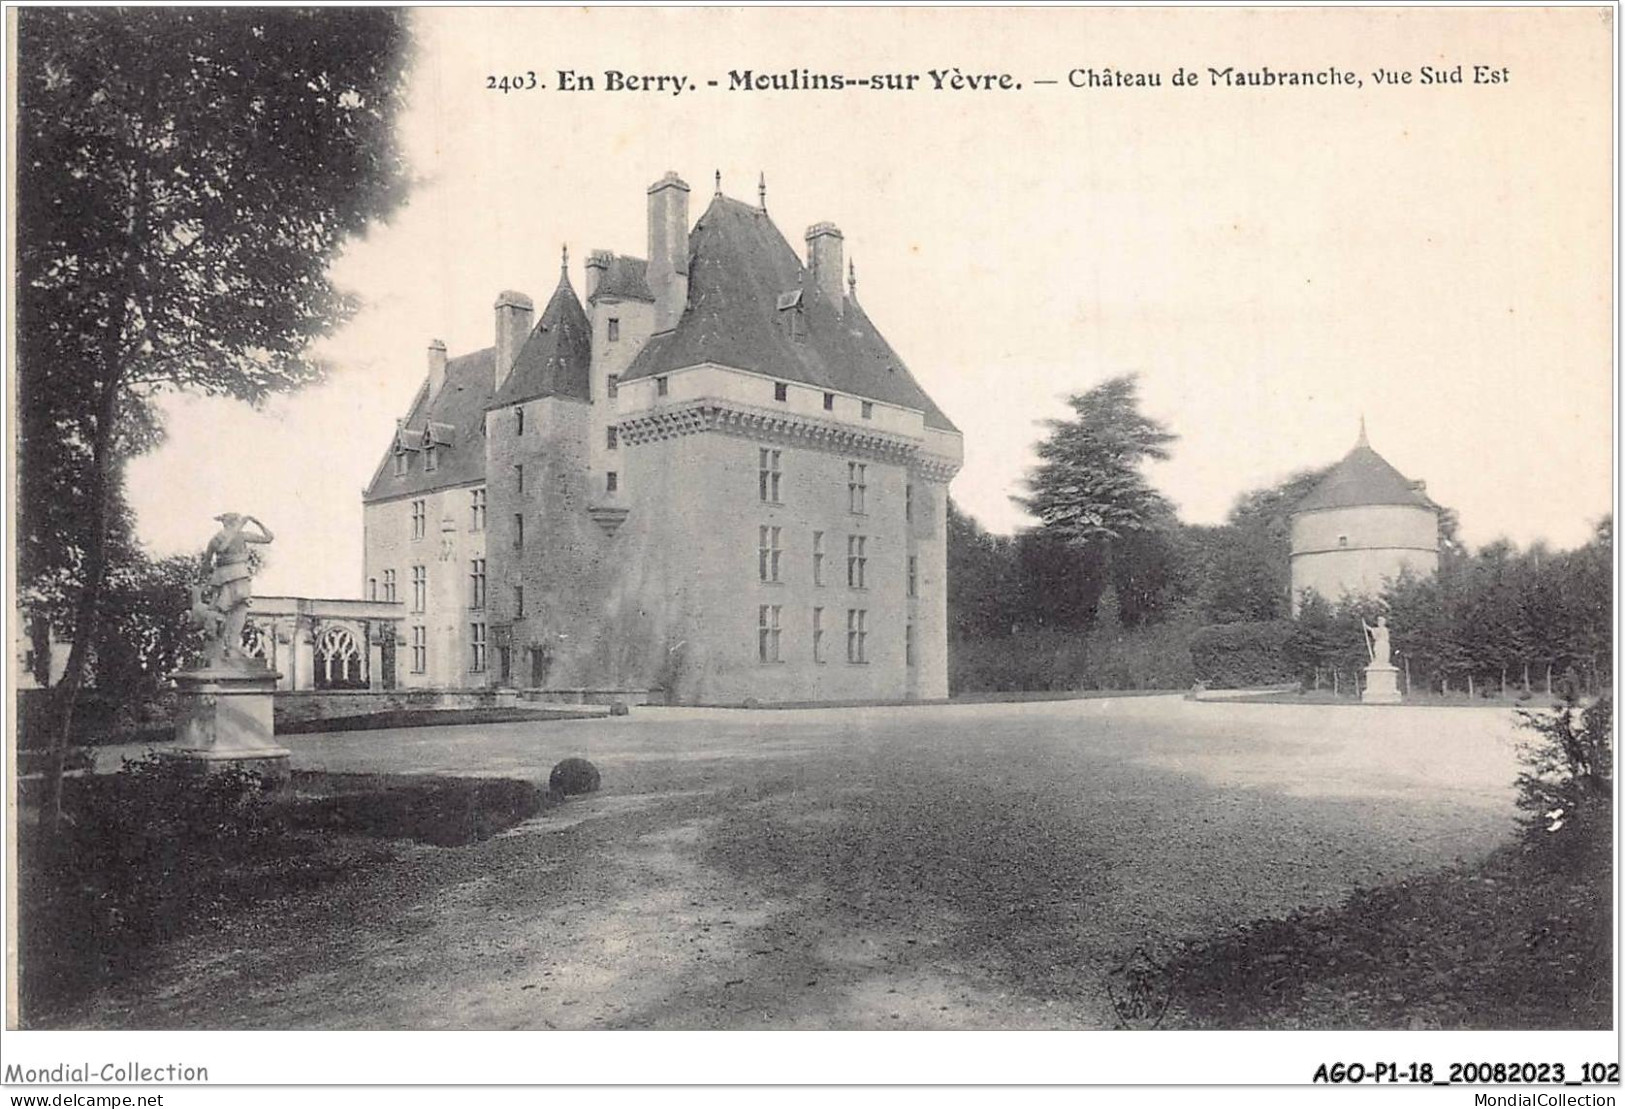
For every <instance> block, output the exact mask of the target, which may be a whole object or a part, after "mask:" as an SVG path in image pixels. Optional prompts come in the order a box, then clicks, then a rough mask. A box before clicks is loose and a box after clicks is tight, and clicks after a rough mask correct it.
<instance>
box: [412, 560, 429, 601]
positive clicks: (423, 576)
mask: <svg viewBox="0 0 1625 1109" xmlns="http://www.w3.org/2000/svg"><path fill="white" fill-rule="evenodd" d="M428 607H429V568H428V567H427V566H414V567H412V611H413V612H422V611H423V610H424V609H426V608H428Z"/></svg>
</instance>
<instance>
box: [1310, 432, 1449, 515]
mask: <svg viewBox="0 0 1625 1109" xmlns="http://www.w3.org/2000/svg"><path fill="white" fill-rule="evenodd" d="M1371 504H1399V505H1412V506H1415V507H1417V508H1427V509H1435V508H1437V507H1438V506H1437V505H1435V504H1434V503H1433V502H1432V501H1431V500H1429V499H1428V498H1427V496H1426V495H1425V494H1423V493H1421V492H1420V491H1418V490H1417V488H1416V487H1415V485H1413V484H1412V482H1411V481H1410V479H1409V478H1407V477H1406V476H1405V475H1404V474H1402V473H1400V472H1399V471H1398V470H1396V469H1394V468H1393V467H1392V466H1390V465H1389V464H1388V461H1387V459H1385V458H1383V457H1382V455H1380V454H1378V453H1377V452H1376V451H1374V450H1372V449H1371V446H1370V444H1368V443H1367V442H1366V440H1365V429H1364V428H1363V427H1362V428H1361V429H1360V441H1359V442H1358V443H1356V444H1355V446H1354V449H1353V450H1352V451H1350V452H1349V453H1348V455H1347V457H1345V458H1344V459H1343V461H1341V462H1339V463H1338V464H1337V465H1336V466H1333V467H1332V471H1331V473H1329V474H1327V475H1326V476H1325V477H1324V478H1323V479H1322V480H1321V482H1320V484H1319V485H1317V486H1315V487H1314V488H1313V489H1311V490H1310V491H1309V492H1308V493H1307V494H1306V495H1305V496H1304V498H1303V500H1301V501H1299V502H1298V504H1297V507H1296V508H1294V509H1293V511H1294V512H1308V511H1310V510H1312V509H1317V508H1355V507H1358V506H1361V505H1371Z"/></svg>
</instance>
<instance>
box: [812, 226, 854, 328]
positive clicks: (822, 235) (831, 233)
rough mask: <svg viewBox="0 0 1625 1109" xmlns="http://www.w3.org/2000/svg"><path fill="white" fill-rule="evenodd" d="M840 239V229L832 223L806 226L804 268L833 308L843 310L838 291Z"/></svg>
mask: <svg viewBox="0 0 1625 1109" xmlns="http://www.w3.org/2000/svg"><path fill="white" fill-rule="evenodd" d="M842 246H843V240H842V237H841V229H840V228H839V227H836V226H835V225H834V224H833V223H815V224H813V225H812V226H811V227H809V228H807V270H808V272H809V273H810V274H811V275H812V280H813V284H814V285H816V286H818V292H819V294H820V295H821V296H823V298H824V299H825V300H827V301H829V303H830V305H831V306H832V307H833V308H834V309H835V311H836V312H838V313H841V314H842V315H844V314H845V312H846V299H845V297H844V296H843V295H842V293H841V282H842V281H843V280H844V279H845V277H846V275H845V274H843V273H842V272H841V267H842V262H841V252H842Z"/></svg>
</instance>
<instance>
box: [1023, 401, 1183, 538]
mask: <svg viewBox="0 0 1625 1109" xmlns="http://www.w3.org/2000/svg"><path fill="white" fill-rule="evenodd" d="M1067 404H1068V405H1069V406H1070V407H1071V408H1072V412H1073V418H1072V419H1070V420H1049V421H1047V426H1048V427H1049V429H1050V430H1049V435H1048V436H1047V437H1046V438H1045V439H1044V440H1043V441H1042V442H1040V443H1039V444H1038V447H1037V452H1038V466H1037V467H1036V468H1035V469H1034V470H1033V471H1032V473H1031V474H1029V475H1028V478H1027V487H1028V489H1029V490H1030V491H1031V492H1030V495H1029V496H1026V497H1017V498H1015V500H1016V502H1017V503H1018V504H1020V505H1021V506H1022V507H1023V508H1025V509H1026V510H1027V511H1028V512H1031V513H1032V514H1033V515H1034V516H1036V517H1037V518H1038V520H1039V522H1040V523H1041V524H1042V525H1043V527H1044V528H1045V530H1046V531H1048V532H1049V533H1050V534H1051V535H1053V536H1056V537H1057V538H1060V539H1063V540H1065V541H1066V542H1067V543H1069V544H1071V545H1073V546H1075V547H1080V548H1087V547H1090V546H1091V545H1104V544H1106V543H1108V542H1109V541H1111V540H1116V539H1121V538H1122V537H1123V536H1125V535H1127V534H1129V533H1131V532H1135V531H1140V530H1143V529H1146V528H1149V527H1151V526H1153V525H1154V524H1155V523H1156V522H1157V521H1158V519H1159V518H1162V517H1164V516H1166V515H1171V513H1170V512H1169V509H1168V502H1167V500H1166V499H1165V498H1164V497H1163V496H1162V494H1161V493H1158V492H1157V491H1156V490H1155V489H1153V488H1151V485H1150V483H1149V482H1148V481H1147V480H1146V478H1145V475H1144V474H1143V473H1141V467H1142V466H1143V465H1144V463H1145V462H1146V461H1147V460H1148V459H1157V460H1163V459H1166V458H1168V457H1169V455H1168V445H1169V444H1170V443H1172V442H1174V440H1175V439H1176V438H1177V436H1175V435H1173V434H1172V433H1171V432H1169V431H1168V430H1167V429H1166V428H1165V427H1163V426H1162V424H1160V423H1158V422H1157V421H1155V420H1153V419H1151V418H1149V417H1147V416H1145V415H1143V414H1142V413H1141V412H1140V408H1139V404H1140V401H1139V390H1138V388H1137V386H1136V383H1135V378H1134V377H1133V375H1126V376H1123V377H1114V378H1112V379H1111V380H1109V381H1105V382H1102V383H1101V384H1099V385H1097V386H1095V387H1094V388H1093V389H1091V390H1089V391H1088V392H1087V393H1078V394H1074V395H1073V396H1071V397H1069V398H1068V399H1067Z"/></svg>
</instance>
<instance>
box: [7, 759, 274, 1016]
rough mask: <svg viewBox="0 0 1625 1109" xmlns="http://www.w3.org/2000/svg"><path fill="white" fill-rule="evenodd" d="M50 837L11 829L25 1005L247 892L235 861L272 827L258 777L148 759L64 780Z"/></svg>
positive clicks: (116, 971)
mask: <svg viewBox="0 0 1625 1109" xmlns="http://www.w3.org/2000/svg"><path fill="white" fill-rule="evenodd" d="M72 785H73V790H72V792H71V795H69V796H68V797H66V798H65V802H68V803H70V804H71V807H70V808H69V810H68V811H67V812H66V813H65V819H64V820H63V821H62V823H61V825H60V826H59V828H58V831H57V835H56V837H55V838H54V839H52V840H49V841H43V840H41V838H40V835H39V826H38V824H37V823H28V822H25V823H24V824H23V825H22V827H21V828H20V837H19V853H20V862H21V864H22V865H21V868H20V874H19V885H20V891H19V894H20V896H19V902H20V904H21V905H22V906H23V908H24V912H23V914H22V921H21V928H20V930H19V940H20V945H21V970H22V981H21V986H22V991H23V1001H24V1004H25V1006H26V1005H28V1004H30V1003H31V1002H33V1001H36V1000H39V999H41V998H48V997H58V996H62V995H63V994H66V993H72V992H75V991H76V990H77V989H78V988H79V986H80V985H82V984H83V983H84V982H86V981H90V980H95V979H106V978H117V977H120V976H122V975H123V974H124V973H125V972H127V971H128V970H129V969H130V968H131V967H132V966H133V965H134V962H135V960H136V959H137V957H138V956H139V954H140V953H141V952H142V951H143V950H144V949H146V948H147V947H149V946H150V945H152V944H153V943H155V942H157V941H160V940H163V939H167V938H169V937H171V936H174V935H178V934H181V933H183V932H185V931H187V930H189V929H190V928H191V927H193V926H194V925H195V924H196V923H197V922H199V921H202V920H210V919H214V918H217V917H218V916H219V914H220V913H221V912H223V911H224V910H225V909H226V908H227V907H229V906H230V905H232V904H234V903H236V902H238V901H241V900H243V899H245V898H246V897H248V896H251V892H252V891H251V887H252V883H253V876H252V874H251V872H250V870H249V869H248V868H246V867H244V866H243V865H242V864H243V863H244V861H245V860H246V859H247V858H248V857H249V856H250V855H251V854H252V853H253V852H254V851H255V850H256V849H257V848H258V847H259V846H260V844H261V843H262V841H263V840H264V839H265V838H266V836H267V833H268V832H269V831H270V830H271V826H270V823H269V822H268V820H267V808H266V805H265V798H264V794H263V786H262V782H261V779H260V777H259V775H257V774H255V773H253V772H251V771H246V770H242V769H240V768H235V767H234V768H231V769H226V770H222V771H220V772H218V773H215V774H210V775H207V776H206V777H204V776H199V775H198V774H197V773H196V771H195V770H194V769H192V768H191V767H188V766H186V765H184V764H181V763H178V762H175V761H172V760H168V759H161V758H159V757H158V756H156V755H148V756H147V757H145V758H143V759H139V760H134V761H132V760H126V761H125V765H124V768H123V769H122V770H120V771H119V772H118V773H117V774H110V775H105V776H102V777H88V778H80V779H76V780H74V782H73V783H72Z"/></svg>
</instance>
